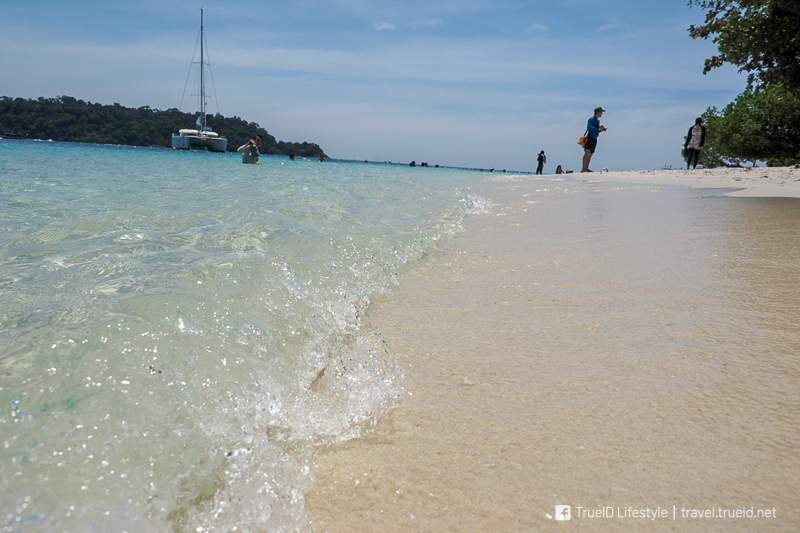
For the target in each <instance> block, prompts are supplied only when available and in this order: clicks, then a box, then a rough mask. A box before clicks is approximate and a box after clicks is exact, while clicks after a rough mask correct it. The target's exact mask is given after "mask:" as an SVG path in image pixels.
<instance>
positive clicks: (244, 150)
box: [236, 134, 262, 163]
mask: <svg viewBox="0 0 800 533" xmlns="http://www.w3.org/2000/svg"><path fill="white" fill-rule="evenodd" d="M261 143H262V138H261V135H259V134H256V136H255V137H253V138H252V139H250V140H249V141H247V142H246V143H245V144H243V145H241V146H240V147H239V149H238V150H236V151H237V152H239V153H240V154H242V163H258V156H260V155H261V152H259V151H258V147H259V146H261Z"/></svg>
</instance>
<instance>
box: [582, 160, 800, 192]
mask: <svg viewBox="0 0 800 533" xmlns="http://www.w3.org/2000/svg"><path fill="white" fill-rule="evenodd" d="M579 176H581V177H584V176H588V177H586V178H584V179H586V181H594V182H608V181H618V182H625V183H638V184H662V185H683V186H686V187H694V188H709V189H728V188H733V189H736V190H735V191H733V192H731V193H729V194H728V196H741V197H760V198H770V197H792V198H800V165H795V166H794V167H746V168H715V169H702V170H701V169H697V170H651V171H645V170H642V171H625V172H592V173H591V174H579Z"/></svg>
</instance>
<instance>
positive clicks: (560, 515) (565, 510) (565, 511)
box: [556, 505, 572, 520]
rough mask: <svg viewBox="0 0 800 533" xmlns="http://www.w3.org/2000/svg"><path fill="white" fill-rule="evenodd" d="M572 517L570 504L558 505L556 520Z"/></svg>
mask: <svg viewBox="0 0 800 533" xmlns="http://www.w3.org/2000/svg"><path fill="white" fill-rule="evenodd" d="M570 518H572V508H571V507H570V506H569V505H556V520H569V519H570Z"/></svg>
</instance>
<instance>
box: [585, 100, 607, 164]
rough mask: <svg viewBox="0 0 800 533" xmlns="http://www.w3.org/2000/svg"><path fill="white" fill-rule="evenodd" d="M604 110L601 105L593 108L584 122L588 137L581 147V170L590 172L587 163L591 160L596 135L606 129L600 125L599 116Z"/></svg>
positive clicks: (595, 144)
mask: <svg viewBox="0 0 800 533" xmlns="http://www.w3.org/2000/svg"><path fill="white" fill-rule="evenodd" d="M605 112H606V110H605V109H603V108H602V107H596V108H594V116H593V117H591V118H590V119H589V122H588V123H587V124H586V131H587V132H588V133H587V135H588V137H589V138H588V139H586V145H585V146H584V147H583V168H582V169H581V172H591V170H589V163H591V162H592V156H593V155H594V151H595V149H596V148H597V137H599V136H600V132H601V131H606V127H605V126H601V125H600V117H602V116H603V113H605Z"/></svg>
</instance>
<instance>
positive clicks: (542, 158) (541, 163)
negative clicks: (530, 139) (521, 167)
mask: <svg viewBox="0 0 800 533" xmlns="http://www.w3.org/2000/svg"><path fill="white" fill-rule="evenodd" d="M536 161H538V162H539V166H537V167H536V173H537V174H541V173H542V169H544V164H545V163H547V157H545V155H544V150H542V151H541V152H539V157H537V158H536Z"/></svg>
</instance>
